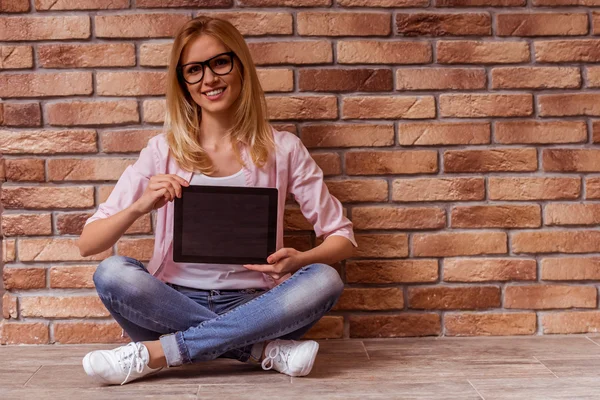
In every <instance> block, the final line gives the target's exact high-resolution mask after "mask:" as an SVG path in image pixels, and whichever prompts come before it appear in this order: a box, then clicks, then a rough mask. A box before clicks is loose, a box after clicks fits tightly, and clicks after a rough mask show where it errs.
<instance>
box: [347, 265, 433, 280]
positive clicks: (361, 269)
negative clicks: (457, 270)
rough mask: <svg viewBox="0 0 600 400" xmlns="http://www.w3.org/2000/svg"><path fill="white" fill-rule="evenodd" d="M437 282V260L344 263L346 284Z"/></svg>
mask: <svg viewBox="0 0 600 400" xmlns="http://www.w3.org/2000/svg"><path fill="white" fill-rule="evenodd" d="M437 280H438V262H437V260H360V261H347V262H346V282H348V283H419V282H435V281H437Z"/></svg>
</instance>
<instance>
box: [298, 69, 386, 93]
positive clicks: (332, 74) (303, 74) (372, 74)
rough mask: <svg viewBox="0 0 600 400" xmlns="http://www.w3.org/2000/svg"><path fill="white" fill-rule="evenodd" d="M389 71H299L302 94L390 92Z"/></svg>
mask: <svg viewBox="0 0 600 400" xmlns="http://www.w3.org/2000/svg"><path fill="white" fill-rule="evenodd" d="M392 80H393V78H392V70H390V69H301V70H300V71H299V75H298V82H299V83H298V85H299V88H300V91H302V92H307V91H308V92H380V91H391V90H392V86H393V85H392Z"/></svg>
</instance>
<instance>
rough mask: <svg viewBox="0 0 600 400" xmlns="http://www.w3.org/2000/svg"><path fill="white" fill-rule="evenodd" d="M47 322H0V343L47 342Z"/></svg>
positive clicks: (48, 338) (48, 336)
mask: <svg viewBox="0 0 600 400" xmlns="http://www.w3.org/2000/svg"><path fill="white" fill-rule="evenodd" d="M49 341H50V333H49V330H48V324H47V323H43V322H6V321H2V322H1V323H0V344H48V343H49Z"/></svg>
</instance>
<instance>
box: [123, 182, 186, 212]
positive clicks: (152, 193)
mask: <svg viewBox="0 0 600 400" xmlns="http://www.w3.org/2000/svg"><path fill="white" fill-rule="evenodd" d="M189 185H190V184H189V183H188V181H186V180H185V179H183V178H182V177H180V176H178V175H175V174H162V175H155V176H153V177H151V178H150V182H149V183H148V187H146V190H145V191H144V193H143V194H142V196H141V197H140V198H139V199H137V200H136V202H135V203H134V206H135V208H136V210H138V211H139V212H141V213H143V214H147V213H149V212H150V211H152V210H156V209H158V208H161V207H162V206H164V205H165V204H167V202H168V201H173V200H174V199H175V197H176V196H177V197H179V198H181V190H182V189H181V187H182V186H189Z"/></svg>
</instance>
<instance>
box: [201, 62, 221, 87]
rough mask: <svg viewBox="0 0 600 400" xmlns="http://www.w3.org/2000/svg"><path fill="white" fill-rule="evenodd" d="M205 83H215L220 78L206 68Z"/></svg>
mask: <svg viewBox="0 0 600 400" xmlns="http://www.w3.org/2000/svg"><path fill="white" fill-rule="evenodd" d="M203 79H204V82H205V83H213V82H215V81H216V80H217V79H218V76H217V75H216V74H215V73H214V72H212V70H211V69H210V68H208V66H206V67H204V78H203Z"/></svg>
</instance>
